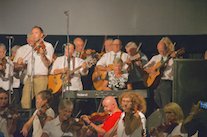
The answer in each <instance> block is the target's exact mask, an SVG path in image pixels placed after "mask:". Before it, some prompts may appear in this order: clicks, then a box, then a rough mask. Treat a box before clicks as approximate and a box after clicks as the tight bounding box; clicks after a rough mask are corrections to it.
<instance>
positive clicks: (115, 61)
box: [113, 58, 123, 66]
mask: <svg viewBox="0 0 207 137" xmlns="http://www.w3.org/2000/svg"><path fill="white" fill-rule="evenodd" d="M118 63H120V64H121V66H123V61H122V59H121V58H115V59H114V60H113V64H118Z"/></svg>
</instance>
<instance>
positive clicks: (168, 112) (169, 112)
mask: <svg viewBox="0 0 207 137" xmlns="http://www.w3.org/2000/svg"><path fill="white" fill-rule="evenodd" d="M165 113H166V114H171V113H173V112H171V111H167V112H165Z"/></svg>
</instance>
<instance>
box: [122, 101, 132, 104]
mask: <svg viewBox="0 0 207 137" xmlns="http://www.w3.org/2000/svg"><path fill="white" fill-rule="evenodd" d="M121 102H122V103H127V104H129V103H131V102H132V101H129V100H122V101H121Z"/></svg>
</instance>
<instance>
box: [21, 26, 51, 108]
mask: <svg viewBox="0 0 207 137" xmlns="http://www.w3.org/2000/svg"><path fill="white" fill-rule="evenodd" d="M32 36H33V39H34V41H35V42H37V43H38V41H43V44H44V45H45V48H42V47H40V48H39V49H40V50H39V52H38V51H34V53H33V61H32V52H31V51H32V47H31V46H28V47H27V51H26V52H25V53H24V55H23V56H21V57H19V58H18V60H17V63H18V64H19V65H22V64H23V63H24V64H25V63H26V62H27V75H28V78H27V80H26V83H25V85H24V88H23V93H22V100H21V104H22V108H24V109H28V108H31V99H32V98H33V97H34V95H35V97H37V94H38V93H39V92H40V91H42V90H46V89H47V84H48V77H47V75H48V66H49V65H50V63H51V61H52V56H53V53H54V49H53V46H52V44H51V43H49V42H46V41H44V40H43V36H44V34H43V30H42V28H40V27H38V26H35V27H33V29H32ZM31 75H33V86H32V88H33V89H32V91H31ZM31 94H32V98H31Z"/></svg>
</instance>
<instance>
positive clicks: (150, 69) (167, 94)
mask: <svg viewBox="0 0 207 137" xmlns="http://www.w3.org/2000/svg"><path fill="white" fill-rule="evenodd" d="M157 50H158V52H159V54H158V55H155V56H153V57H152V58H151V60H150V61H149V62H148V63H147V64H146V65H145V66H144V68H146V69H145V71H146V72H147V73H149V74H152V75H156V74H157V70H156V69H155V68H154V66H155V65H156V64H157V63H158V62H161V63H164V61H166V60H167V59H168V57H169V56H168V52H167V51H168V50H167V46H166V44H165V43H164V42H163V41H160V42H159V43H158V44H157ZM164 67H165V69H164V70H163V72H161V73H162V75H161V80H160V81H159V83H158V85H157V86H156V88H155V89H154V100H155V102H156V103H157V105H158V107H159V108H162V107H164V106H165V105H167V104H168V103H169V102H171V101H172V80H173V59H172V58H171V59H170V60H169V61H168V62H167V63H165V65H164Z"/></svg>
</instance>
